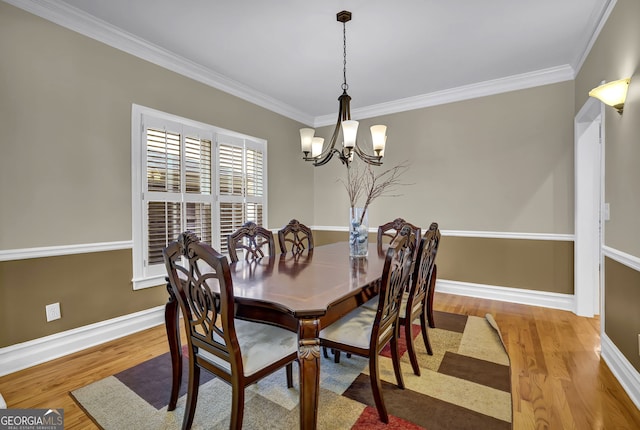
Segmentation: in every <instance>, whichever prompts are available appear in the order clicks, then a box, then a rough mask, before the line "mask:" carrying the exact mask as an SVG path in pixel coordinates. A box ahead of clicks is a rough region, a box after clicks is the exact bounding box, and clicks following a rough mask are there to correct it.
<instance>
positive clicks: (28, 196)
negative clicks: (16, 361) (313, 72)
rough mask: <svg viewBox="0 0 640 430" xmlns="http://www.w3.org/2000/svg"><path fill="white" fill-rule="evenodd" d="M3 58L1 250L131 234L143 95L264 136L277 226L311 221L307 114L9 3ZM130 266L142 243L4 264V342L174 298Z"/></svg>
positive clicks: (0, 320) (0, 298) (1, 21)
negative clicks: (274, 106)
mask: <svg viewBox="0 0 640 430" xmlns="http://www.w3.org/2000/svg"><path fill="white" fill-rule="evenodd" d="M0 55H1V56H2V61H1V62H0V130H2V133H1V134H0V149H1V151H0V154H1V155H0V202H1V203H0V250H11V249H22V248H32V247H46V246H62V245H74V244H85V243H99V242H113V241H130V240H131V238H132V232H131V224H132V221H131V155H130V154H131V105H132V104H133V103H136V104H140V105H143V106H147V107H150V108H154V109H158V110H161V111H164V112H168V113H171V114H175V115H179V116H183V117H187V118H190V119H193V120H197V121H201V122H204V123H208V124H212V125H215V126H218V127H223V128H226V129H230V130H233V131H237V132H240V133H245V134H248V135H251V136H255V137H259V138H262V139H266V140H267V141H268V149H267V151H268V155H267V156H268V169H269V170H268V185H269V213H268V217H269V225H272V226H276V227H280V226H283V225H285V224H286V223H287V222H288V221H289V220H290V219H291V218H293V217H297V218H298V219H300V220H307V219H308V220H311V219H312V218H313V200H312V198H311V196H312V193H311V192H310V190H312V189H313V174H312V172H311V170H310V169H309V166H307V165H305V163H304V162H302V161H301V160H300V157H299V154H298V148H299V142H298V139H299V137H298V136H299V134H298V129H299V128H300V124H299V123H297V122H296V121H292V120H290V119H287V118H285V117H283V116H281V115H278V114H275V113H273V112H271V111H268V110H266V109H263V108H260V107H258V106H255V105H253V104H251V103H248V102H245V101H243V100H240V99H238V98H236V97H233V96H231V95H229V94H226V93H224V92H221V91H218V90H215V89H213V88H211V87H209V86H206V85H204V84H201V83H198V82H195V81H193V80H191V79H188V78H186V77H183V76H181V75H178V74H176V73H173V72H170V71H168V70H166V69H163V68H161V67H158V66H155V65H153V64H151V63H148V62H146V61H143V60H141V59H138V58H136V57H133V56H131V55H129V54H126V53H124V52H121V51H119V50H116V49H114V48H111V47H108V46H106V45H104V44H102V43H99V42H97V41H95V40H92V39H89V38H87V37H84V36H81V35H79V34H77V33H75V32H73V31H70V30H67V29H64V28H62V27H59V26H57V25H55V24H53V23H50V22H48V21H46V20H43V19H41V18H38V17H36V16H34V15H31V14H29V13H27V12H24V11H22V10H20V9H17V8H15V7H13V6H10V5H8V4H7V3H4V2H0ZM291 196H295V199H292V198H291ZM131 267H132V266H131V251H130V250H126V251H114V252H104V253H95V254H86V255H83V254H81V255H71V256H64V257H52V258H42V259H28V260H20V261H8V262H0V347H2V346H6V345H10V344H13V343H15V342H21V341H25V340H29V339H34V338H38V337H42V336H45V335H48V334H52V333H56V332H60V331H64V330H69V329H72V328H75V327H80V326H83V325H87V324H90V323H93V322H96V321H101V320H106V319H110V318H114V317H117V316H121V315H124V314H128V313H132V312H135V311H140V310H143V309H148V308H151V307H154V306H158V305H161V304H163V303H164V302H165V300H166V292H165V289H164V287H163V286H160V287H156V288H151V289H146V290H139V291H133V289H132V285H131V277H132V274H131V270H132V269H131ZM54 302H60V303H61V311H62V319H61V320H58V321H54V322H50V323H46V322H45V310H44V309H45V305H46V304H49V303H54Z"/></svg>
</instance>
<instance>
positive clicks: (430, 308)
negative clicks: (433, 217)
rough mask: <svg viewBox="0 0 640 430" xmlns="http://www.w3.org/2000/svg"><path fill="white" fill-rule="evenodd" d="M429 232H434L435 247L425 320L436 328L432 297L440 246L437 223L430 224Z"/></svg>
mask: <svg viewBox="0 0 640 430" xmlns="http://www.w3.org/2000/svg"><path fill="white" fill-rule="evenodd" d="M429 230H434V231H435V245H434V247H433V267H432V268H431V272H430V273H429V289H428V292H427V320H428V321H429V327H431V328H436V322H435V320H434V318H433V296H434V294H435V292H436V278H437V277H438V265H437V264H436V255H437V254H438V247H439V246H440V228H439V227H438V223H437V222H432V223H431V225H430V226H429Z"/></svg>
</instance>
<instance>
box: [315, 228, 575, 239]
mask: <svg viewBox="0 0 640 430" xmlns="http://www.w3.org/2000/svg"><path fill="white" fill-rule="evenodd" d="M311 229H312V230H318V231H349V228H348V227H341V226H327V225H314V226H312V227H311ZM377 231H378V229H377V227H369V233H376V232H377ZM440 234H441V235H442V236H450V237H454V236H456V237H480V238H486V239H524V240H556V241H560V242H573V241H574V240H575V236H574V235H573V234H560V233H511V232H505V231H472V230H440Z"/></svg>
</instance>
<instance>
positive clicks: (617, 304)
mask: <svg viewBox="0 0 640 430" xmlns="http://www.w3.org/2000/svg"><path fill="white" fill-rule="evenodd" d="M605 285H606V296H605V301H604V306H605V309H604V315H605V320H604V327H605V332H606V333H607V336H608V337H609V339H611V341H612V342H613V343H615V345H616V347H617V348H618V349H619V350H620V352H621V353H622V354H623V355H624V356H625V357H626V359H627V360H629V363H631V364H632V365H633V367H635V368H636V370H637V371H638V372H640V356H638V334H639V333H640V312H638V304H639V303H640V288H639V286H640V272H638V271H637V270H633V269H631V268H629V267H627V266H625V265H624V264H621V263H618V262H617V261H615V260H612V259H610V258H605Z"/></svg>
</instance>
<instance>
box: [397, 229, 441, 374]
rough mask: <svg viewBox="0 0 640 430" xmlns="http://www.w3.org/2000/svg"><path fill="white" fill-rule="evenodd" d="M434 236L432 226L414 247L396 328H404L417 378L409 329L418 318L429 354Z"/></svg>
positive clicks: (408, 350)
mask: <svg viewBox="0 0 640 430" xmlns="http://www.w3.org/2000/svg"><path fill="white" fill-rule="evenodd" d="M434 224H435V227H434ZM437 234H439V232H438V227H437V224H436V223H433V224H431V227H430V228H429V230H427V232H426V233H425V234H424V237H423V238H422V239H421V240H420V244H419V245H418V250H417V252H416V261H415V264H414V269H413V273H412V276H411V282H410V287H409V291H408V292H406V293H404V294H403V296H402V303H401V306H400V320H399V321H400V326H401V327H404V336H405V341H406V344H407V354H408V355H409V360H410V361H411V367H412V368H413V373H415V374H416V375H417V376H420V366H419V365H418V359H417V356H416V351H415V347H414V344H413V332H412V327H413V321H415V320H416V319H418V318H419V319H420V328H421V331H422V339H423V340H424V346H425V347H426V348H427V353H428V354H429V355H433V350H432V349H431V342H429V333H428V332H427V307H428V297H429V290H430V286H431V285H430V279H431V273H432V270H433V265H434V262H435V252H434V249H435V248H436V246H437V240H438V239H437V237H436V235H437Z"/></svg>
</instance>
